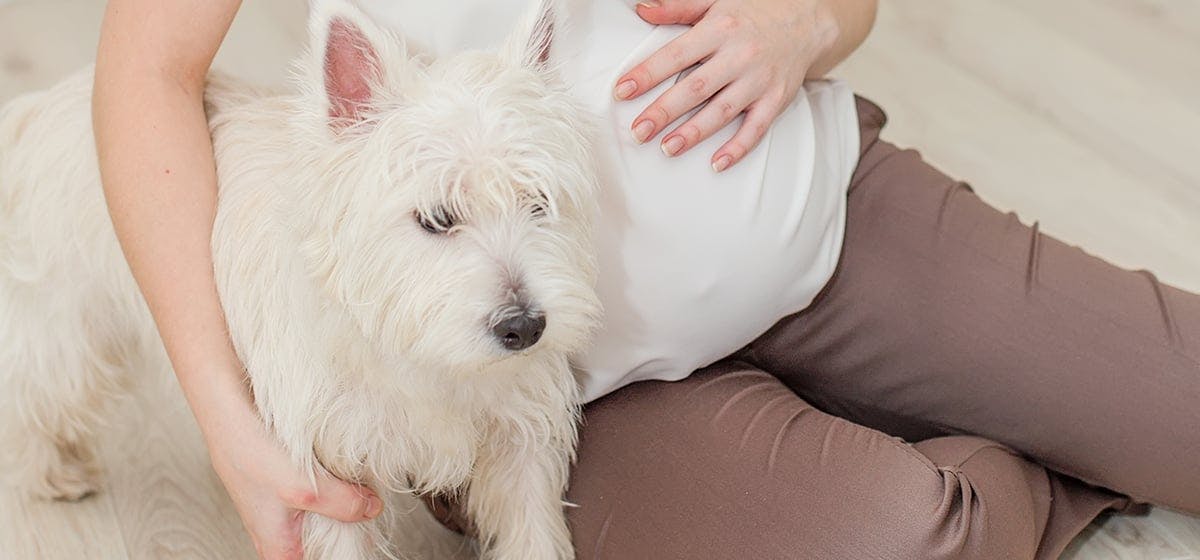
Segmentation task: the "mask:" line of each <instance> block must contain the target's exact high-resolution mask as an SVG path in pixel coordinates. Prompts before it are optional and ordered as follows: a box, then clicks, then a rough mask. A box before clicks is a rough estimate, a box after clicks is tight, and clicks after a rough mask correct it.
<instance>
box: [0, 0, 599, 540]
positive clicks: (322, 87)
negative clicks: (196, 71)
mask: <svg viewBox="0 0 1200 560" xmlns="http://www.w3.org/2000/svg"><path fill="white" fill-rule="evenodd" d="M556 12H557V10H555V9H553V8H552V7H550V5H549V4H548V3H547V4H545V5H541V4H539V6H537V9H536V10H532V11H531V13H530V15H529V17H528V18H526V23H525V25H524V26H523V28H522V29H519V30H517V31H516V32H515V33H514V35H513V36H512V37H511V38H510V40H509V41H508V42H507V44H506V46H505V47H504V48H502V49H499V50H497V51H496V52H490V53H489V52H465V53H461V54H458V55H455V56H453V57H449V58H446V59H443V60H437V61H427V60H422V59H420V58H418V57H412V56H410V55H409V54H408V53H407V51H406V48H405V45H404V42H403V41H402V40H400V39H399V38H398V37H395V36H394V35H392V34H391V33H389V32H388V31H385V30H383V29H380V28H379V27H377V26H376V25H374V24H373V23H372V22H371V21H370V20H369V19H368V18H367V17H365V16H364V15H363V14H362V13H360V12H359V11H358V10H357V9H356V8H355V7H353V6H351V5H349V4H348V3H346V2H344V1H342V0H331V1H325V2H321V3H319V7H318V8H316V9H315V11H314V13H313V15H312V20H311V23H310V32H311V38H310V40H311V44H310V48H309V51H308V54H307V55H305V56H304V57H302V58H301V59H300V61H299V62H298V71H297V72H296V80H295V82H296V86H297V88H296V90H295V91H294V92H292V93H290V94H284V95H270V94H267V93H263V92H261V91H255V90H253V89H251V88H248V87H246V86H245V85H242V84H238V83H234V82H231V81H230V80H228V79H223V78H221V77H219V76H214V77H212V78H210V84H209V87H208V89H207V93H206V105H207V111H208V120H209V127H210V129H211V132H212V138H213V144H214V148H215V152H216V158H217V167H218V175H219V185H220V186H219V188H220V194H219V206H218V211H217V217H216V225H215V230H214V232H213V241H212V249H213V257H214V261H215V270H216V278H217V284H218V288H219V292H220V297H221V302H222V305H223V307H224V310H225V314H226V319H227V321H228V325H229V332H230V335H231V336H232V339H233V343H234V345H235V347H236V349H237V352H238V354H239V356H240V357H241V359H242V360H243V362H244V364H245V366H246V369H247V372H248V379H249V384H250V386H251V388H252V390H253V395H254V402H255V403H256V406H257V407H258V410H259V412H260V414H261V416H262V419H263V420H264V421H265V422H266V424H267V425H268V426H269V427H270V429H271V430H272V431H273V432H274V434H275V435H276V436H277V437H278V439H279V441H280V442H281V443H282V445H283V446H284V447H285V448H286V449H287V450H288V452H289V453H290V455H291V457H292V459H293V460H294V461H295V463H296V464H297V465H298V466H300V467H301V468H303V469H306V471H307V472H312V473H315V472H318V469H320V468H324V469H327V470H329V471H330V472H331V473H333V474H334V475H336V476H338V477H340V478H343V479H345V480H350V481H356V482H360V483H364V484H368V485H371V486H373V487H375V488H377V489H381V490H386V491H395V492H418V493H454V494H456V495H460V496H463V497H464V500H463V503H464V507H465V509H466V512H467V513H468V515H470V516H471V518H472V520H473V522H474V525H475V527H476V529H477V531H478V533H479V542H480V546H481V549H482V553H483V555H484V556H485V557H486V558H495V559H514V560H515V559H520V560H530V559H564V558H572V557H573V556H574V552H573V547H572V545H571V541H570V534H569V532H568V529H567V525H566V522H565V518H564V514H563V501H562V498H563V492H564V489H565V486H566V482H567V474H568V467H569V464H570V461H571V460H572V458H573V455H574V449H575V442H576V422H577V419H578V411H579V398H578V390H577V387H576V382H575V379H574V377H573V375H572V371H571V368H570V365H569V359H570V357H571V356H572V355H573V354H575V353H577V352H579V351H581V350H582V349H584V348H585V347H586V344H587V343H588V341H589V339H590V335H591V333H592V332H593V330H594V328H595V326H596V324H597V321H598V317H599V313H600V309H599V303H598V301H597V299H596V295H595V292H594V283H595V263H594V257H593V254H592V250H591V245H590V232H589V228H590V223H591V221H592V219H591V218H592V213H593V212H594V208H595V204H594V200H595V190H596V172H595V169H594V167H593V163H592V158H591V147H590V141H591V140H590V136H591V135H590V133H589V129H590V128H591V127H590V126H589V125H588V123H587V122H586V121H587V119H586V118H585V117H584V114H585V113H584V112H583V110H582V109H580V107H579V106H578V105H577V104H576V102H575V101H574V100H573V99H572V98H571V97H570V96H569V94H568V93H567V92H566V88H565V86H563V85H562V84H560V83H559V82H558V80H557V79H556V77H555V74H556V73H555V70H554V65H553V60H552V57H551V56H550V52H551V42H552V37H553V34H554V29H555V28H556V22H555V17H554V16H555V13H556ZM90 86H91V75H90V72H86V73H84V74H81V75H79V76H76V77H74V78H73V79H70V80H68V81H66V82H65V83H62V84H60V85H58V86H56V87H54V88H52V89H50V90H48V91H46V92H42V93H37V94H32V95H27V96H25V97H22V98H18V99H17V100H14V101H13V102H12V103H11V104H9V105H7V106H6V107H5V108H4V109H3V111H2V112H0V341H3V342H2V343H0V387H2V391H0V454H4V455H6V459H8V460H7V461H6V462H5V466H4V467H3V468H4V470H5V473H6V474H8V475H10V476H11V477H12V478H13V479H15V482H16V484H17V485H19V486H20V487H21V488H24V489H25V490H27V491H28V492H30V493H31V494H34V495H37V496H41V497H46V498H55V499H68V500H70V499H77V498H80V497H82V496H84V495H86V494H88V493H90V492H91V491H93V490H95V489H96V488H97V481H96V480H95V473H96V469H95V468H94V466H93V464H92V459H91V457H92V447H93V445H94V440H95V439H96V434H97V431H98V430H100V429H101V425H102V424H101V420H102V417H103V415H104V413H105V409H106V408H109V406H108V403H109V402H111V401H112V400H113V398H114V397H117V396H119V395H120V393H121V392H122V390H123V388H124V387H126V386H127V384H128V382H129V381H128V380H127V377H129V373H130V372H129V370H130V369H131V364H133V363H136V362H137V361H138V357H139V356H142V355H144V354H146V353H159V354H161V353H162V348H161V342H160V341H159V339H158V338H157V334H156V331H155V329H154V325H153V322H152V320H151V317H150V314H149V312H148V310H147V308H146V306H145V303H144V302H143V300H142V299H141V296H140V293H139V291H138V289H137V286H136V285H135V283H134V281H133V278H132V276H131V275H130V274H129V271H128V268H127V266H126V264H125V261H124V259H123V258H122V254H121V250H120V248H119V246H118V243H117V239H116V236H115V235H114V233H113V229H112V225H111V223H110V220H109V216H108V214H107V212H106V210H105V201H104V198H103V195H102V190H101V187H100V178H99V173H98V171H97V165H96V155H95V147H94V145H93V143H92V134H91V119H90V94H91V88H90ZM383 527H384V525H383V522H381V521H377V522H368V523H361V524H346V523H340V522H337V521H332V520H330V519H327V518H324V517H320V516H316V515H311V514H310V515H309V516H308V517H307V518H306V520H305V530H304V535H303V538H304V545H305V548H306V551H307V554H306V556H307V557H308V558H323V559H334V560H349V559H358V558H378V557H390V556H392V554H393V552H391V550H390V548H389V545H388V543H387V542H386V535H385V531H384V529H383Z"/></svg>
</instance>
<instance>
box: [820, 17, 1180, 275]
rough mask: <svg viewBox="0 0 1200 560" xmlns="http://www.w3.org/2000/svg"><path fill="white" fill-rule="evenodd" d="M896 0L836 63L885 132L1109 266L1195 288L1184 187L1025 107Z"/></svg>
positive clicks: (839, 72)
mask: <svg viewBox="0 0 1200 560" xmlns="http://www.w3.org/2000/svg"><path fill="white" fill-rule="evenodd" d="M909 5H910V4H904V6H909ZM972 5H974V4H972ZM898 6H899V4H897V3H886V2H885V3H883V4H882V5H881V14H880V21H879V24H878V26H877V28H876V30H875V33H874V35H873V36H872V38H871V39H870V40H869V41H868V44H867V45H866V46H864V48H863V50H862V51H861V52H860V53H859V54H858V55H857V56H855V58H853V59H852V60H851V61H850V63H848V64H847V65H845V67H843V68H841V69H840V70H839V71H838V72H837V74H838V75H840V76H843V77H845V78H847V79H849V81H850V82H851V83H852V84H854V85H855V88H856V89H858V90H859V91H862V92H864V93H865V94H866V95H867V96H868V97H872V98H875V99H876V100H877V101H879V102H880V103H881V105H882V106H883V107H884V108H885V110H887V111H888V113H889V114H890V115H891V117H892V121H891V123H890V124H889V127H888V128H887V129H886V130H885V137H886V138H889V139H891V140H893V141H895V142H896V143H898V144H901V145H905V146H917V147H919V148H921V150H922V151H923V152H924V153H925V154H926V156H927V157H929V159H931V160H932V161H933V162H934V163H935V164H936V165H938V166H939V167H941V168H943V169H945V170H946V171H947V172H948V173H949V174H950V175H952V176H955V177H959V178H963V179H966V180H968V181H969V182H971V183H972V185H973V186H975V187H976V190H977V191H978V192H980V194H981V195H982V196H983V197H984V198H985V199H987V200H988V201H989V202H991V203H993V204H996V205H997V206H999V207H1001V208H1004V209H1016V210H1018V211H1019V212H1020V214H1021V216H1022V217H1023V218H1024V219H1026V220H1027V221H1028V220H1038V221H1041V222H1042V224H1043V226H1044V230H1045V231H1048V232H1050V233H1053V234H1055V235H1056V236H1058V237H1061V238H1063V239H1064V240H1067V241H1070V242H1073V243H1079V244H1083V245H1084V246H1086V247H1088V249H1089V250H1091V251H1093V252H1096V253H1099V254H1100V255H1102V256H1104V257H1106V258H1108V259H1110V260H1113V261H1115V262H1117V263H1118V264H1121V265H1124V266H1127V267H1133V268H1140V267H1148V268H1151V269H1153V270H1155V271H1156V272H1158V273H1159V274H1160V275H1161V276H1163V277H1164V278H1165V279H1167V280H1168V281H1170V282H1172V283H1174V284H1177V285H1181V286H1184V287H1190V288H1192V289H1200V262H1198V260H1200V259H1197V258H1196V257H1195V251H1194V243H1193V242H1192V240H1194V239H1200V220H1196V219H1195V216H1197V215H1200V204H1198V203H1196V202H1195V201H1194V200H1193V199H1194V198H1195V196H1194V195H1193V193H1192V192H1186V193H1185V194H1183V195H1177V194H1176V191H1172V190H1169V189H1164V188H1160V186H1161V185H1159V184H1155V183H1147V182H1146V180H1145V178H1144V177H1142V176H1140V175H1139V174H1137V173H1136V172H1135V171H1132V170H1130V169H1129V168H1127V167H1125V166H1123V165H1122V162H1120V161H1117V160H1113V159H1112V158H1109V157H1107V156H1106V155H1105V154H1103V153H1099V152H1097V151H1096V150H1095V149H1093V147H1092V146H1091V145H1088V144H1085V143H1083V142H1081V141H1080V139H1079V138H1078V137H1077V136H1076V135H1074V134H1072V133H1070V132H1068V131H1065V130H1063V128H1062V127H1061V126H1059V125H1058V124H1057V123H1056V122H1055V121H1054V120H1052V119H1047V118H1045V117H1044V116H1043V115H1042V114H1041V113H1037V112H1031V111H1030V110H1028V108H1027V106H1026V105H1025V104H1024V103H1023V102H1022V101H1021V100H1019V99H1013V98H1012V97H1011V96H1009V95H1008V94H1007V93H1006V92H1005V91H1003V90H1001V89H999V88H996V87H995V86H994V85H993V81H994V79H990V78H987V77H980V76H979V75H978V74H977V73H976V72H972V71H968V70H966V69H964V68H963V67H962V66H961V65H960V64H958V63H957V62H956V61H954V60H952V59H950V58H949V57H948V56H947V55H946V54H945V48H944V46H942V45H939V44H937V43H931V42H930V41H928V40H926V39H925V38H924V37H923V36H921V35H923V33H924V32H925V30H924V29H923V28H920V27H917V28H914V26H913V24H912V17H911V15H909V14H901V13H899V12H900V11H901V10H902V9H907V8H900V7H898ZM969 21H971V24H972V25H976V26H979V25H982V24H981V21H982V20H969ZM964 25H966V23H965V22H964ZM968 32H969V30H968ZM1197 184H1200V179H1198V180H1197ZM1192 191H1200V189H1197V188H1194V187H1193V188H1192ZM1149 193H1153V194H1152V195H1151V194H1149Z"/></svg>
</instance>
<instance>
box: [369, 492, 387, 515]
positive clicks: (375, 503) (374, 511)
mask: <svg viewBox="0 0 1200 560" xmlns="http://www.w3.org/2000/svg"><path fill="white" fill-rule="evenodd" d="M367 504H368V505H367V519H374V518H376V517H378V516H379V514H380V513H383V500H381V499H379V498H377V497H375V496H371V498H370V500H369V501H368V502H367Z"/></svg>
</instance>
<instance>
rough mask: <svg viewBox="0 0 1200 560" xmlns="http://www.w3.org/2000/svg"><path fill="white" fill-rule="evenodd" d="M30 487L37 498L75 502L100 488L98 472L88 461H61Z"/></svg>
mask: <svg viewBox="0 0 1200 560" xmlns="http://www.w3.org/2000/svg"><path fill="white" fill-rule="evenodd" d="M41 478H42V479H41V480H40V481H39V482H38V483H37V484H35V485H34V486H33V487H32V488H30V489H29V490H30V492H31V493H32V494H33V495H34V496H35V497H37V498H42V499H47V500H59V501H66V502H77V501H79V500H82V499H84V498H86V497H88V496H91V495H92V494H95V493H96V492H97V491H99V490H100V472H99V469H98V468H96V466H95V465H94V464H93V463H92V462H90V461H71V460H67V461H63V462H61V463H59V464H57V465H54V466H52V467H50V469H48V470H47V471H46V472H45V474H44V475H43V476H42V477H41Z"/></svg>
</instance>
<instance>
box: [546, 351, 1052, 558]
mask: <svg viewBox="0 0 1200 560" xmlns="http://www.w3.org/2000/svg"><path fill="white" fill-rule="evenodd" d="M954 439H955V438H947V440H954ZM971 441H972V440H967V439H963V441H961V442H958V444H955V442H954V441H948V442H936V441H935V442H926V443H924V444H922V446H923V447H926V448H928V449H930V450H931V453H932V455H933V457H932V459H936V460H931V458H930V457H927V456H926V455H924V454H922V453H921V452H920V451H919V450H918V449H917V448H914V447H913V446H910V445H907V444H904V443H903V442H900V441H898V440H896V439H895V438H892V437H890V436H887V435H886V434H882V433H880V432H877V431H874V430H870V429H867V428H864V427H862V426H858V425H855V424H853V423H850V422H848V421H845V420H842V419H839V418H835V417H832V416H829V415H827V414H824V413H823V412H821V411H819V410H816V409H814V408H812V407H811V406H809V405H808V404H807V403H805V402H804V401H802V400H801V399H799V398H798V397H797V396H796V395H795V394H794V393H792V392H791V391H789V390H788V389H787V388H786V387H784V386H783V385H782V384H780V383H779V382H778V381H777V380H775V379H774V378H773V377H771V376H769V375H767V374H764V373H762V372H758V371H754V370H749V369H746V368H745V367H743V366H739V365H737V364H732V365H730V364H726V365H723V366H721V367H718V368H714V369H711V370H709V371H706V372H702V373H700V374H697V375H696V376H694V377H693V378H690V379H688V380H686V381H684V382H679V383H674V384H667V383H651V384H641V385H637V386H632V387H629V388H627V389H625V390H622V391H619V392H617V393H616V394H614V395H612V396H611V397H610V398H609V399H605V400H603V401H601V402H598V403H596V405H595V406H592V407H590V408H589V409H588V411H587V412H586V422H585V427H584V430H583V436H582V442H581V447H580V459H579V463H578V465H577V467H576V471H575V473H574V475H573V478H572V486H571V490H570V494H569V496H568V499H569V501H571V502H573V503H575V504H578V506H579V507H577V508H572V509H571V511H570V516H571V522H572V527H573V530H574V536H575V539H576V547H577V551H578V553H579V557H580V558H581V559H584V558H622V559H630V560H637V559H639V558H694V557H704V558H736V557H756V558H831V557H856V558H858V557H862V558H873V557H892V558H897V557H913V558H929V559H934V558H956V559H961V558H1005V559H1010V558H1022V557H1028V558H1032V556H1033V551H1034V550H1036V547H1037V541H1038V532H1039V531H1040V530H1041V528H1042V526H1041V525H1039V524H1038V522H1036V521H1035V520H1037V519H1044V515H1039V514H1041V513H1044V512H1039V511H1038V510H1037V508H1036V507H1035V506H1034V504H1035V503H1036V502H1037V500H1036V499H1034V498H1033V497H1032V496H1033V493H1032V492H1031V490H1030V488H1031V484H1032V485H1034V486H1036V484H1035V483H1037V482H1038V478H1037V472H1035V471H1030V470H1029V469H1028V468H1027V463H1024V462H1022V461H1021V460H1020V459H1019V458H1017V457H1015V456H1013V455H1012V454H1010V453H1008V452H1007V451H1006V450H1003V448H1001V447H999V446H996V445H995V444H991V443H987V444H986V445H984V444H982V443H980V447H979V448H978V449H970V448H969V445H965V444H968V443H971ZM977 441H978V442H982V440H977ZM1042 482H1043V483H1044V480H1043V481H1042ZM906 554H908V556H906Z"/></svg>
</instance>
